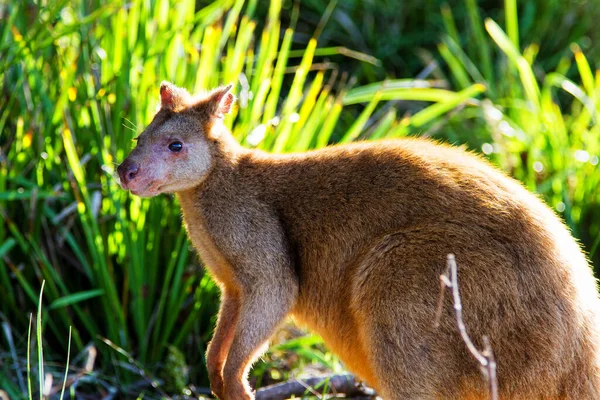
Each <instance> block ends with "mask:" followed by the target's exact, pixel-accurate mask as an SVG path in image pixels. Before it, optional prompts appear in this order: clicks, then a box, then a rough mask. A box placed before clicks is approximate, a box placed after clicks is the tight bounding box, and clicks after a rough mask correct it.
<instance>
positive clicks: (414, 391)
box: [352, 232, 488, 400]
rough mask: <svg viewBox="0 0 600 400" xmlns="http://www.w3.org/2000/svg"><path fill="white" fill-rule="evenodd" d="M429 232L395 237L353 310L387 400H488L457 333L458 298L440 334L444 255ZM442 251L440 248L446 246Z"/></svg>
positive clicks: (383, 243)
mask: <svg viewBox="0 0 600 400" xmlns="http://www.w3.org/2000/svg"><path fill="white" fill-rule="evenodd" d="M434 240H435V237H432V236H431V234H429V233H427V232H422V233H414V232H404V233H398V234H393V235H388V236H386V237H385V238H383V239H382V240H380V241H379V242H378V243H377V244H376V245H375V246H374V247H373V248H372V249H371V251H370V252H369V253H368V254H367V255H366V256H365V257H363V259H362V260H361V262H360V265H359V267H358V268H357V269H356V273H355V275H354V277H353V282H352V284H353V287H352V293H353V296H354V298H353V301H352V309H353V313H354V315H355V318H356V320H357V321H360V324H359V326H360V336H361V341H362V342H363V343H364V347H365V348H368V349H369V358H370V360H369V362H370V363H371V365H372V366H373V370H374V373H375V375H376V376H377V377H378V382H377V383H376V386H377V390H378V391H379V393H380V394H381V396H382V397H383V398H384V399H386V400H387V399H440V398H442V399H446V398H455V399H456V398H472V399H476V398H486V397H487V396H488V394H487V388H486V384H485V381H484V380H483V377H482V376H481V373H480V371H479V368H478V365H477V363H476V362H475V360H473V358H472V357H470V355H469V354H468V353H467V352H466V348H465V345H464V343H463V342H462V341H461V339H460V336H459V333H458V331H457V328H456V322H455V319H454V316H453V314H452V309H451V300H450V297H451V296H446V301H445V304H444V309H443V311H444V314H443V318H442V320H441V321H440V323H441V324H440V326H439V327H438V328H435V327H434V322H435V315H436V309H437V300H438V295H439V292H440V283H439V282H440V281H439V276H440V274H441V273H443V271H444V270H445V268H446V255H447V253H448V252H449V250H446V249H445V248H444V249H442V248H436V247H435V246H434V247H433V248H431V247H429V244H431V243H432V241H434ZM440 247H441V246H440Z"/></svg>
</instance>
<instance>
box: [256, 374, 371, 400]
mask: <svg viewBox="0 0 600 400" xmlns="http://www.w3.org/2000/svg"><path fill="white" fill-rule="evenodd" d="M325 387H327V388H328V390H327V393H329V394H331V393H338V394H339V393H344V394H346V397H350V396H369V395H370V394H372V393H368V392H367V391H366V390H364V389H363V388H361V386H360V385H359V383H358V382H357V381H356V379H355V378H354V376H352V375H330V376H324V377H314V378H307V379H303V380H299V379H294V380H290V381H287V382H282V383H278V384H275V385H271V386H266V387H264V388H260V389H258V390H257V392H256V400H275V399H288V398H290V397H292V396H296V397H302V395H303V394H304V393H306V392H307V391H309V392H311V393H312V394H313V395H315V394H316V395H317V396H319V393H320V392H322V391H323V388H325Z"/></svg>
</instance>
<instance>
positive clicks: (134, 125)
mask: <svg viewBox="0 0 600 400" xmlns="http://www.w3.org/2000/svg"><path fill="white" fill-rule="evenodd" d="M123 119H124V120H125V121H127V122H129V125H131V126H133V127H134V128H135V129H137V126H136V124H134V123H133V122H132V121H131V120H130V119H128V118H126V117H123Z"/></svg>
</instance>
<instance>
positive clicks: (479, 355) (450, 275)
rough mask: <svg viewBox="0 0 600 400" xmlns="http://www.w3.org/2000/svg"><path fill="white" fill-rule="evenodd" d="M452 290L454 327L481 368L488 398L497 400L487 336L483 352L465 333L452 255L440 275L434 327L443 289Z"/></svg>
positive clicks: (454, 261)
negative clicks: (485, 381) (456, 327)
mask: <svg viewBox="0 0 600 400" xmlns="http://www.w3.org/2000/svg"><path fill="white" fill-rule="evenodd" d="M446 288H449V289H452V298H453V304H454V313H455V315H456V325H457V326H458V331H459V333H460V336H461V338H462V339H463V341H464V342H465V344H466V345H467V349H468V350H469V352H470V353H471V354H472V355H473V357H475V359H476V360H477V362H478V363H479V365H480V366H481V372H482V374H483V376H484V377H485V379H486V380H487V382H488V385H489V391H490V397H491V399H492V400H498V379H497V377H496V360H495V359H494V353H493V352H492V347H491V345H490V340H489V338H488V337H487V336H483V343H484V345H483V346H484V348H483V351H479V350H477V348H476V347H475V345H474V344H473V341H472V340H471V338H470V337H469V334H468V333H467V328H466V326H465V323H464V321H463V318H462V302H461V300H460V293H459V291H458V267H457V265H456V259H455V257H454V254H448V264H447V267H446V271H445V272H444V273H443V274H442V275H440V295H439V297H438V304H437V311H436V315H435V323H434V326H435V327H436V328H437V327H439V325H440V318H441V315H442V306H443V304H444V292H445V289H446Z"/></svg>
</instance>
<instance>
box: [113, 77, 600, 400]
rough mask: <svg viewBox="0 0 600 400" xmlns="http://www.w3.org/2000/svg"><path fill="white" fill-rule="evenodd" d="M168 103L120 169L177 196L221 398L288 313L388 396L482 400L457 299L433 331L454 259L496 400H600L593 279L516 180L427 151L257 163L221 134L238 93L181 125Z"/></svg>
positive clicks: (337, 153)
mask: <svg viewBox="0 0 600 400" xmlns="http://www.w3.org/2000/svg"><path fill="white" fill-rule="evenodd" d="M172 93H177V90H170V91H169V94H172ZM166 97H167V98H166V99H165V98H163V105H162V110H161V111H159V113H158V114H157V116H156V117H155V119H154V121H153V122H152V123H151V124H150V126H149V127H148V128H147V129H146V131H145V132H144V133H143V134H142V135H141V137H140V142H139V145H138V147H137V148H136V149H135V150H134V151H133V152H132V154H131V155H130V156H129V157H128V158H127V160H125V162H124V163H123V164H122V166H121V167H120V168H119V172H120V174H121V177H122V180H123V185H124V187H125V188H129V189H131V190H132V191H133V192H135V193H138V194H140V195H146V196H147V195H155V194H158V193H161V192H176V195H177V198H178V199H179V202H180V204H181V208H182V210H183V215H184V222H185V226H186V229H187V231H188V233H189V236H190V239H191V241H192V243H193V244H194V246H195V247H196V248H197V250H198V252H199V254H200V257H201V258H202V260H203V261H204V262H205V264H206V266H207V268H208V269H209V271H210V273H211V274H212V276H213V277H214V279H215V281H216V282H217V283H218V284H219V286H220V288H221V290H222V292H223V300H222V305H221V311H220V313H219V320H218V324H217V329H216V332H215V335H214V338H213V341H212V342H211V345H210V346H209V349H208V356H207V360H208V368H209V374H210V379H211V384H212V389H213V391H214V392H215V394H216V395H217V396H219V398H221V399H235V400H238V399H251V398H252V394H251V391H250V388H249V387H248V383H247V380H246V374H247V372H248V369H249V368H250V365H251V363H252V362H253V361H254V360H256V358H257V357H258V356H259V355H260V354H261V352H262V351H263V350H264V349H265V346H266V343H267V341H268V339H269V337H270V336H271V334H272V333H273V332H274V330H275V329H276V327H277V326H278V324H279V323H280V322H281V321H282V320H283V319H284V318H285V317H286V316H288V315H292V316H293V317H294V318H295V320H296V321H298V322H299V323H301V324H304V325H306V326H308V327H309V328H311V329H312V330H314V331H315V332H317V333H319V334H320V335H322V337H323V338H324V340H325V342H326V343H327V344H328V345H329V346H330V348H331V349H332V350H333V351H334V352H335V353H336V354H338V355H339V356H340V358H341V359H342V361H343V362H344V363H345V364H346V366H347V367H348V368H349V369H350V370H351V371H353V372H354V373H356V374H357V375H358V376H359V377H361V378H363V379H365V380H366V381H367V382H368V383H369V384H371V385H373V386H374V387H375V388H376V389H377V391H378V392H379V393H380V394H381V395H382V397H383V398H385V399H408V398H410V399H435V398H445V399H456V398H462V399H474V398H485V397H486V396H487V389H486V384H485V382H484V380H483V378H482V376H481V373H480V371H479V368H478V365H477V363H476V362H475V360H474V359H473V357H472V356H471V355H470V354H469V353H468V351H467V349H466V347H465V345H464V343H463V342H462V340H461V338H460V336H459V333H458V331H457V329H456V322H455V319H454V315H453V312H452V307H451V304H450V302H449V301H446V304H445V309H444V310H443V314H442V318H441V326H440V327H439V328H437V329H434V328H433V322H434V319H435V311H436V299H437V296H438V293H439V275H440V274H441V273H442V272H443V271H444V269H445V260H446V255H447V254H448V253H454V254H456V258H457V262H458V265H459V272H458V274H459V275H458V277H459V283H460V290H461V296H462V301H463V306H464V312H463V314H464V320H465V323H466V326H467V329H468V332H469V334H470V336H471V337H472V338H473V339H474V341H475V344H476V345H477V346H479V347H481V341H480V338H481V337H482V336H483V335H488V336H489V337H490V341H491V345H492V347H493V349H494V353H495V356H496V359H497V363H498V380H499V390H500V396H501V397H502V398H505V399H508V398H514V399H598V398H600V377H599V374H600V368H599V366H600V357H599V354H600V353H599V348H598V344H599V343H600V342H599V340H600V335H599V330H598V329H599V325H598V322H599V321H598V315H599V314H598V310H599V304H598V296H597V292H596V284H595V280H594V278H593V276H592V273H591V270H590V268H589V265H588V262H587V261H586V259H585V257H584V255H583V254H582V252H581V250H580V248H579V246H578V244H577V243H576V242H575V241H574V240H573V238H572V237H571V235H570V234H569V232H568V230H567V229H566V228H565V227H564V225H563V224H562V223H561V222H560V220H559V219H558V218H557V217H556V216H555V215H554V213H553V212H552V211H551V210H550V209H549V208H548V207H546V206H545V205H544V204H543V203H542V202H541V201H540V200H539V199H537V198H536V197H535V196H533V195H532V194H530V193H528V192H527V191H526V190H525V189H524V188H523V187H522V186H521V185H519V184H518V183H517V182H515V181H514V180H512V179H510V178H508V177H506V176H505V175H503V174H502V173H500V172H498V171H497V170H496V169H494V168H492V167H490V166H489V165H488V164H487V163H486V162H485V161H484V160H482V159H480V158H479V157H477V156H475V155H472V154H469V153H467V152H465V151H463V150H460V149H456V148H452V147H449V146H444V145H440V144H435V143H432V142H430V141H425V140H418V139H403V140H394V141H382V142H375V143H366V142H365V143H356V144H351V145H346V146H332V147H328V148H326V149H322V150H317V151H311V152H307V153H303V154H286V155H273V154H267V153H264V152H261V151H257V150H248V149H244V148H242V147H241V146H239V145H238V144H237V143H236V142H235V141H234V140H233V138H232V137H231V135H230V134H229V132H228V131H227V130H226V129H225V127H224V126H223V124H222V123H221V119H220V118H221V115H220V114H222V113H226V112H227V111H228V110H229V107H230V106H231V101H232V96H231V95H230V94H229V93H228V88H225V89H217V90H216V91H214V92H212V93H209V94H207V95H205V96H204V97H199V98H195V99H193V100H192V98H191V97H186V99H187V100H185V106H181V104H180V103H177V106H178V108H177V111H173V110H172V108H173V107H169V102H170V101H173V100H172V99H170V97H172V96H166ZM177 101H181V99H179V100H177ZM165 102H166V103H167V104H165ZM170 108H171V109H170ZM175 139H176V140H179V141H181V142H182V143H183V145H184V149H183V150H182V151H181V152H179V153H177V154H174V153H172V152H170V151H169V150H168V149H167V145H168V142H169V141H172V140H175ZM129 170H131V171H135V174H132V175H130V176H128V175H127V171H129Z"/></svg>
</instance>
